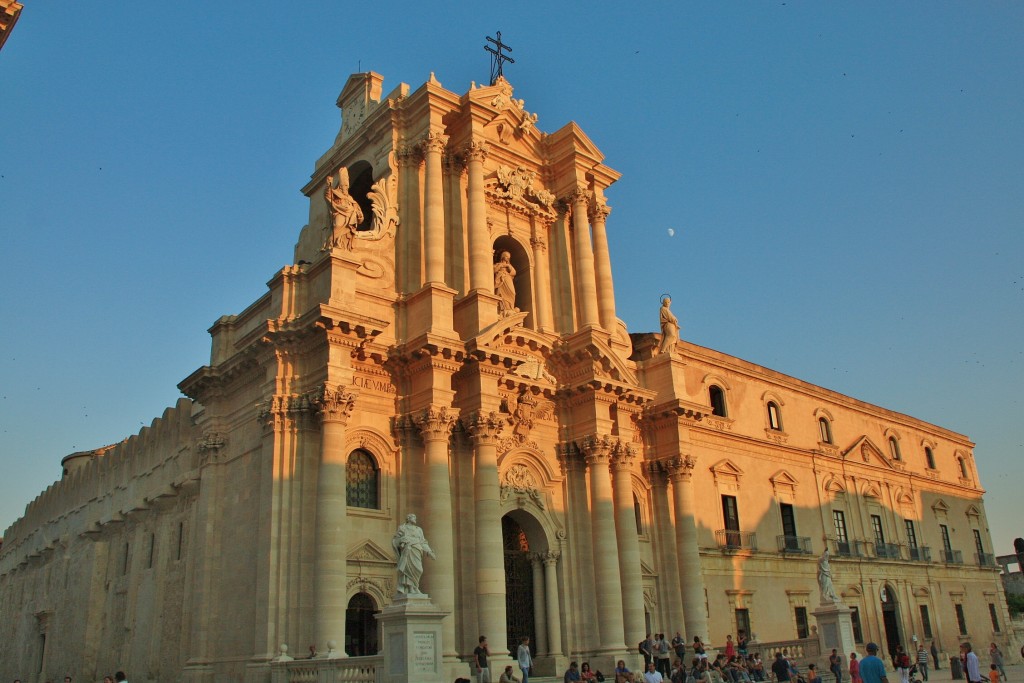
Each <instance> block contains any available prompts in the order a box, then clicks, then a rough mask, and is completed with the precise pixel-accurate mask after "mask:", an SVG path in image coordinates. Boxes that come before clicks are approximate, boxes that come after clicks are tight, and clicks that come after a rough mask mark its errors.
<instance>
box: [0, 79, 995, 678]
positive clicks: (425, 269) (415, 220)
mask: <svg viewBox="0 0 1024 683" xmlns="http://www.w3.org/2000/svg"><path fill="white" fill-rule="evenodd" d="M513 95H514V93H513V90H512V87H511V86H510V84H509V83H508V82H507V81H505V80H504V79H502V78H499V79H497V81H496V82H495V83H494V84H493V85H489V86H479V87H478V86H476V85H473V86H472V87H471V88H470V89H469V91H468V92H466V93H464V94H461V95H459V94H457V93H455V92H452V91H449V90H447V89H445V88H444V87H443V86H442V85H441V84H440V83H439V82H438V81H437V80H436V79H435V78H434V77H433V75H432V76H431V78H430V80H429V81H428V82H426V83H425V84H423V85H422V86H420V87H419V88H418V89H416V90H415V91H413V90H411V89H410V88H409V87H408V86H407V85H404V84H402V85H399V86H398V87H397V88H395V89H394V90H393V91H391V92H390V93H388V94H386V95H385V94H384V91H383V79H382V77H381V76H379V75H378V74H375V73H372V72H370V73H360V74H355V75H353V76H351V77H350V78H349V80H348V82H347V83H346V85H345V87H344V89H343V90H342V92H341V94H340V96H339V98H338V101H337V104H338V107H339V108H340V109H341V111H342V125H341V128H340V131H339V133H338V136H337V138H336V139H335V141H334V143H333V144H332V145H331V147H330V148H329V149H328V150H327V151H326V153H325V154H324V155H323V156H322V157H321V158H320V159H319V160H318V161H317V162H316V165H315V170H314V172H313V174H312V177H311V179H310V181H309V183H308V184H307V185H306V186H305V188H304V189H303V191H304V193H305V194H306V195H307V196H308V197H309V200H310V213H309V222H308V225H307V226H306V227H305V228H303V230H302V231H301V233H300V235H299V239H298V242H297V244H296V247H295V253H294V265H289V266H286V267H285V268H283V269H282V270H280V271H279V272H278V273H276V274H275V275H274V277H273V278H272V279H271V281H270V282H269V283H268V290H267V292H266V293H265V294H264V295H263V296H262V297H261V298H259V299H258V300H256V301H255V302H253V303H252V304H251V305H250V306H249V307H248V308H246V309H245V310H244V311H242V312H241V313H239V314H237V315H229V316H224V317H222V318H220V319H219V320H218V321H217V322H216V323H215V324H214V326H213V327H212V328H211V330H210V332H211V335H212V352H211V359H210V363H209V365H206V366H204V367H201V368H200V369H198V370H196V371H195V372H194V373H192V374H191V375H190V376H189V377H187V378H186V379H185V380H183V381H182V382H181V384H180V385H179V388H180V389H181V391H182V393H184V394H185V396H187V397H188V398H187V399H181V400H180V401H178V403H177V405H176V406H175V407H173V408H170V409H168V410H167V411H166V412H165V414H164V415H163V416H162V417H160V418H158V419H157V420H154V422H153V424H152V425H151V426H150V427H148V428H146V429H143V430H142V432H140V433H139V434H138V435H136V436H132V437H130V438H128V439H126V440H125V441H123V442H121V443H118V444H116V445H113V446H108V447H105V448H101V449H97V450H95V451H88V452H83V453H75V454H72V455H69V456H67V457H66V458H65V459H64V461H63V467H64V476H63V477H62V478H61V479H60V480H59V481H57V482H55V483H54V484H53V485H52V486H50V487H49V488H48V489H47V490H46V491H45V492H43V493H42V494H41V495H40V496H39V497H38V498H36V499H35V500H34V501H33V502H32V503H30V504H29V506H28V507H27V509H26V513H25V516H24V517H23V518H22V519H20V520H18V521H17V522H15V524H14V525H13V526H12V527H11V528H10V529H8V531H7V532H6V534H5V536H4V542H3V547H2V551H0V641H2V642H5V643H12V644H17V647H8V648H4V649H3V652H2V654H0V671H2V672H4V674H5V675H7V676H8V677H11V676H13V675H16V676H20V677H21V678H22V680H36V679H37V678H38V680H44V679H48V678H58V677H60V676H63V675H64V674H65V673H72V672H74V673H75V674H76V675H77V676H78V677H80V678H83V679H90V678H96V677H97V676H102V675H103V674H104V673H106V672H108V671H112V670H115V669H124V670H125V671H126V672H128V673H129V678H130V680H136V679H141V680H150V681H157V680H159V681H171V680H184V681H197V682H198V681H203V682H207V681H209V682H212V681H243V680H244V681H254V682H255V681H270V680H271V677H272V671H273V670H274V666H275V665H273V664H272V661H273V660H275V659H278V660H283V661H284V660H287V655H285V656H283V657H282V650H281V644H282V643H284V644H288V645H289V646H290V651H289V653H288V654H290V655H291V656H292V657H299V656H303V655H305V654H307V648H311V649H315V650H316V652H317V656H318V657H319V658H320V659H324V658H327V659H334V658H335V657H340V656H342V655H344V656H347V657H350V658H352V661H356V660H357V659H358V661H367V662H371V663H372V659H373V657H374V656H375V655H376V654H377V652H378V650H379V649H380V646H381V643H380V642H379V635H378V634H379V629H378V626H377V624H376V623H375V620H374V614H375V613H377V612H379V611H380V610H381V609H382V608H383V607H385V606H387V605H389V604H391V603H392V601H393V600H394V598H395V593H396V588H397V586H396V565H395V551H394V549H393V548H392V543H391V540H392V536H393V534H394V532H395V528H396V527H397V526H398V525H399V524H400V523H401V522H402V521H403V520H405V518H406V516H407V515H409V514H415V515H417V517H418V520H419V523H420V524H421V525H422V527H423V531H424V533H425V536H426V539H427V540H428V542H429V544H430V546H431V548H432V550H433V552H434V555H435V557H433V558H428V559H426V566H425V570H424V574H423V579H422V582H421V587H422V589H423V590H424V592H425V593H427V594H428V595H429V596H430V599H431V601H432V602H433V603H434V605H436V606H437V607H438V608H440V609H441V610H442V611H443V612H445V613H446V615H447V616H445V617H444V619H443V621H442V625H441V629H442V630H441V632H442V638H441V646H442V651H441V653H440V654H441V656H442V657H443V660H444V663H445V666H446V671H448V672H449V673H461V674H464V673H465V672H466V671H467V669H466V668H465V666H466V665H465V662H466V661H467V658H470V659H471V653H472V651H473V648H474V646H475V645H476V643H477V639H478V637H479V636H480V635H481V634H484V635H486V636H487V637H488V639H489V641H490V644H491V650H492V654H493V655H494V657H495V659H496V660H498V661H503V660H505V659H507V655H506V654H504V653H506V652H508V651H511V652H513V653H514V652H515V647H516V645H517V644H518V643H519V642H520V641H521V639H522V638H523V637H524V636H525V637H529V638H530V646H531V649H532V651H533V653H534V657H535V670H536V672H537V673H539V674H547V675H554V674H555V673H556V672H557V673H559V674H560V673H561V671H562V670H563V669H564V667H565V666H566V664H567V662H568V661H569V660H570V659H576V660H580V661H582V660H587V659H589V660H590V661H591V662H593V663H597V664H599V665H600V667H599V668H605V670H610V669H611V667H612V666H613V663H612V662H613V660H615V659H618V658H624V659H627V660H628V661H630V662H631V663H632V662H636V660H637V654H636V649H637V647H636V645H637V643H638V641H640V640H642V639H643V638H644V636H645V634H647V633H650V632H652V631H655V632H665V633H667V634H669V636H670V637H671V635H672V634H674V633H675V632H676V631H680V632H681V633H682V634H683V636H684V637H686V638H687V639H688V640H692V638H693V637H694V636H700V637H701V638H702V639H704V640H705V641H706V642H707V643H708V644H709V645H712V646H714V645H720V644H722V643H724V642H725V637H726V635H727V634H732V635H733V636H734V637H735V636H736V634H737V633H738V632H739V631H741V630H742V631H745V632H746V633H747V634H748V635H749V636H752V637H753V638H754V639H755V640H756V641H760V642H764V643H767V642H777V641H807V640H810V639H813V638H815V637H816V624H815V622H814V618H813V611H814V609H815V608H816V607H817V605H818V602H819V595H818V584H817V582H816V568H817V560H818V558H819V556H820V555H821V554H822V553H823V552H824V551H825V550H828V551H829V553H830V554H831V567H832V575H833V579H834V585H835V588H836V591H837V593H839V595H840V597H841V599H842V601H843V603H844V604H846V605H847V606H849V607H850V608H851V609H853V610H854V620H853V623H854V635H855V638H856V640H857V642H860V643H865V642H867V641H869V640H875V641H877V642H882V643H888V644H889V645H890V646H893V647H894V646H895V645H896V644H903V645H905V646H906V645H909V644H910V643H911V641H912V639H913V638H915V637H916V638H918V639H920V640H922V641H924V642H926V643H929V644H930V642H931V641H934V642H935V643H936V644H937V647H938V648H939V650H940V651H945V652H955V651H956V644H957V643H958V641H959V639H961V638H966V637H971V638H974V639H975V640H978V641H984V642H989V641H995V642H999V643H1003V644H1009V640H1010V634H1011V630H1010V627H1009V622H1008V620H1009V615H1008V613H1007V609H1006V603H1005V598H1004V596H1003V594H1002V588H1001V584H1000V580H999V576H998V567H997V566H996V564H995V562H994V559H993V556H992V544H991V539H990V538H989V534H988V528H987V523H986V518H985V508H984V503H983V500H982V495H983V490H982V488H981V485H980V482H979V481H978V476H977V469H976V467H975V463H974V455H973V444H972V443H971V442H970V440H969V439H967V438H966V437H965V436H963V435H960V434H956V433H954V432H951V431H949V430H946V429H943V428H941V427H937V426H934V425H931V424H928V423H925V422H922V421H920V420H916V419H914V418H912V417H909V416H906V415H903V414H899V413H895V412H893V411H890V410H886V409H884V408H881V407H878V406H874V405H870V404H867V403H864V402H861V401H858V400H855V399H852V398H850V397H847V396H844V395H841V394H838V393H836V392H833V391H829V390H827V389H824V388H822V387H818V386H815V385H812V384H809V383H807V382H802V381H800V380H798V379H795V378H792V377H789V376H786V375H783V374H780V373H777V372H774V371H772V370H769V369H767V368H764V367H761V366H758V365H755V364H753V363H750V362H748V361H745V360H742V359H739V358H735V357H732V356H728V355H726V354H722V353H719V352H716V351H713V350H711V349H706V348H703V347H699V346H696V345H694V344H690V343H687V342H683V341H676V340H675V336H676V335H677V328H675V327H674V319H673V318H672V317H671V313H670V308H669V306H668V304H667V303H666V305H665V307H664V308H663V311H669V314H668V317H667V318H666V316H665V315H664V314H663V316H662V320H663V324H662V329H663V334H657V333H648V334H630V333H629V332H628V331H627V329H626V326H625V325H624V323H623V322H622V321H621V320H619V318H618V317H617V315H616V301H615V294H614V286H613V282H612V269H611V255H610V253H609V248H608V239H607V234H606V230H607V228H606V226H607V224H608V221H609V213H610V210H609V207H608V204H607V201H606V199H605V192H606V190H607V189H608V188H609V186H610V185H612V184H613V183H614V182H615V181H616V180H617V179H618V177H619V174H618V173H616V172H615V171H614V170H612V169H611V168H609V167H608V166H606V165H605V164H604V158H603V155H602V154H601V152H600V150H599V149H598V148H597V147H596V146H595V144H594V143H593V142H592V141H591V140H590V139H589V138H588V137H587V136H586V134H585V133H584V132H583V131H582V130H581V129H580V128H579V127H578V126H577V125H575V124H574V123H569V124H567V125H565V126H564V127H562V128H560V129H559V130H557V131H555V132H553V133H550V134H546V133H542V132H541V131H540V130H538V128H537V126H536V121H537V116H536V114H533V113H530V112H529V111H527V109H526V106H525V103H524V102H523V101H522V100H518V99H515V97H514V96H513ZM652 313H653V306H652ZM1005 649H1006V648H1005V647H1004V650H1005ZM363 658H368V659H365V660H364V659H363ZM314 661H316V660H314ZM509 661H510V660H509ZM633 665H634V666H635V663H634V664H633ZM286 678H287V677H286ZM275 680H276V679H275ZM295 680H299V679H295ZM302 680H308V679H302ZM351 680H354V679H351ZM449 680H450V679H449Z"/></svg>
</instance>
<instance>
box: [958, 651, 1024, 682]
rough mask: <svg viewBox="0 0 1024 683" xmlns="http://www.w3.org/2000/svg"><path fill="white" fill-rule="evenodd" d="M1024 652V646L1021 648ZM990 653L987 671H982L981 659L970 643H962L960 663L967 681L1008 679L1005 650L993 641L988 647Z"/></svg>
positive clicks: (1023, 652)
mask: <svg viewBox="0 0 1024 683" xmlns="http://www.w3.org/2000/svg"><path fill="white" fill-rule="evenodd" d="M1021 653H1022V654H1024V647H1022V648H1021ZM988 655H989V659H990V660H991V663H990V664H989V669H988V671H987V672H986V673H984V674H983V673H982V671H981V661H980V660H979V659H978V655H977V654H976V653H975V652H974V648H973V647H971V644H970V643H961V644H960V664H961V667H962V668H963V671H964V677H965V678H966V679H967V683H1000V682H1001V681H1006V669H1004V668H1003V651H1002V650H1000V649H999V646H998V645H996V644H995V643H992V644H991V645H990V646H989V648H988Z"/></svg>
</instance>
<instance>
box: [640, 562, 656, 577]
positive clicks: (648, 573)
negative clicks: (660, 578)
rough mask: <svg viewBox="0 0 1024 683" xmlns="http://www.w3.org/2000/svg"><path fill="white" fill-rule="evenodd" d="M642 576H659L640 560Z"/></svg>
mask: <svg viewBox="0 0 1024 683" xmlns="http://www.w3.org/2000/svg"><path fill="white" fill-rule="evenodd" d="M640 575H641V576H657V575H658V573H657V572H656V571H654V570H653V569H651V565H649V564H647V563H646V562H644V561H643V560H640Z"/></svg>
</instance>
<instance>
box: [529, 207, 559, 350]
mask: <svg viewBox="0 0 1024 683" xmlns="http://www.w3.org/2000/svg"><path fill="white" fill-rule="evenodd" d="M535 220H541V219H539V218H538V219H535ZM533 230H534V232H533V237H532V238H531V239H530V246H531V247H533V272H534V279H533V281H534V282H535V283H536V285H537V287H536V292H535V294H534V297H535V300H536V305H537V328H538V329H539V330H540V331H541V332H551V331H553V330H552V327H551V273H550V272H549V271H548V259H547V248H548V245H547V242H546V241H545V239H544V235H545V234H546V233H547V230H546V225H545V224H543V223H542V224H541V227H540V228H538V227H537V224H536V222H535V223H534V228H533Z"/></svg>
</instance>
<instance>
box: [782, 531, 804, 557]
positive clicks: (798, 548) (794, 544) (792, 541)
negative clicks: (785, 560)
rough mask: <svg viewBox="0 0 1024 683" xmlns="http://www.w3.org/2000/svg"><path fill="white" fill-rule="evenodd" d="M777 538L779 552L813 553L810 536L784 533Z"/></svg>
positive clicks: (786, 553) (790, 553) (785, 553)
mask: <svg viewBox="0 0 1024 683" xmlns="http://www.w3.org/2000/svg"><path fill="white" fill-rule="evenodd" d="M775 538H776V543H778V547H779V552H780V553H783V554H784V555H810V554H811V538H810V536H786V535H785V534H782V535H779V536H776V537H775Z"/></svg>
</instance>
